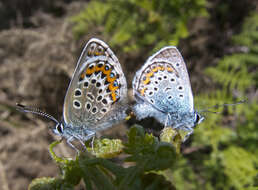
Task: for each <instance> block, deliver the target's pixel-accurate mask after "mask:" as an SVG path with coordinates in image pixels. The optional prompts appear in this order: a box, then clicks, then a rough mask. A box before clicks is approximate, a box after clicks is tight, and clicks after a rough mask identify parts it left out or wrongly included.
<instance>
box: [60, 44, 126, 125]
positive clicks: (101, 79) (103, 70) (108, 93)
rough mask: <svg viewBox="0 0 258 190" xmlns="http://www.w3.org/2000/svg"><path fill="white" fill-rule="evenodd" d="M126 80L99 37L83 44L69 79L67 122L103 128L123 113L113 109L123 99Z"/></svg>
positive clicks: (120, 117)
mask: <svg viewBox="0 0 258 190" xmlns="http://www.w3.org/2000/svg"><path fill="white" fill-rule="evenodd" d="M126 97H127V84H126V80H125V76H124V74H123V72H122V68H121V65H120V63H119V62H118V59H117V57H116V56H115V55H114V53H113V52H112V50H111V49H110V48H109V47H108V45H107V44H105V43H104V42H103V41H101V40H98V39H91V40H90V41H89V42H88V43H87V44H86V46H85V48H84V50H83V52H82V54H81V56H80V58H79V61H78V63H77V66H76V69H75V72H74V74H73V78H72V80H71V82H70V85H69V88H68V91H67V94H66V97H65V103H64V109H63V117H64V121H65V123H67V124H70V125H73V126H75V127H76V126H82V125H83V126H86V127H87V128H89V129H90V128H94V129H99V128H106V127H108V126H110V125H112V124H113V123H112V122H111V121H112V120H114V118H116V120H117V121H119V120H121V119H122V117H124V114H123V113H122V112H121V113H118V111H117V110H119V109H123V108H122V107H123V106H122V105H125V104H126V103H127V98H126Z"/></svg>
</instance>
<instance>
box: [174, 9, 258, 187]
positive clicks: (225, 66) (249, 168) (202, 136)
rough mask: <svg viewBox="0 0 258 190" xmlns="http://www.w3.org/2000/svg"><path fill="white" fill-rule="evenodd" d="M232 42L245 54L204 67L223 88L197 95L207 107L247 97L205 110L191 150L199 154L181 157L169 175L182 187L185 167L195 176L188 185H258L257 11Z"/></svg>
mask: <svg viewBox="0 0 258 190" xmlns="http://www.w3.org/2000/svg"><path fill="white" fill-rule="evenodd" d="M233 42H234V44H235V47H236V48H237V49H239V50H241V53H235V54H232V55H228V56H225V57H224V58H222V59H221V60H220V61H219V62H218V65H217V66H215V67H208V68H207V69H206V71H205V73H206V74H207V75H209V76H210V77H211V78H212V79H213V81H214V82H215V83H217V85H218V87H219V89H218V90H216V91H213V92H210V94H203V95H200V96H196V97H195V101H196V105H198V104H199V105H200V104H203V105H206V107H208V106H209V105H223V104H224V103H230V102H236V101H238V100H242V99H246V98H247V97H248V98H249V99H248V101H247V102H246V103H243V104H239V105H235V106H228V107H223V106H222V107H218V108H216V107H214V108H211V109H210V110H211V111H217V112H219V113H218V114H212V113H207V114H206V120H205V121H204V122H203V123H202V124H201V125H199V126H198V127H197V128H196V130H195V133H194V136H193V137H194V139H193V143H192V147H191V148H192V149H197V152H196V153H195V152H193V153H192V154H191V155H190V157H189V158H188V159H187V161H186V160H185V158H184V162H182V161H178V162H177V163H178V164H179V163H180V165H179V167H178V170H176V171H174V172H172V174H171V175H172V176H173V179H174V182H175V185H176V187H177V189H179V190H180V189H185V186H184V184H185V181H184V179H186V177H185V175H184V173H183V171H188V172H189V176H191V177H188V179H189V180H190V182H189V183H190V184H191V185H190V186H189V189H207V190H209V189H225V190H227V189H233V190H235V189H257V187H258V184H257V178H258V150H257V144H258V128H257V126H258V119H257V115H258V100H257V97H252V96H250V94H252V93H250V92H253V91H255V90H256V91H257V86H258V75H257V65H258V14H253V15H251V16H250V17H249V18H247V20H246V21H245V23H244V25H243V29H242V32H241V33H240V34H239V35H236V36H234V37H233ZM191 148H189V149H191ZM198 150H199V151H198ZM202 150H203V151H205V153H204V152H202ZM176 166H177V165H176ZM196 180H197V181H196ZM186 189H188V188H186Z"/></svg>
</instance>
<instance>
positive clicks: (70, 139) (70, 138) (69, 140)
mask: <svg viewBox="0 0 258 190" xmlns="http://www.w3.org/2000/svg"><path fill="white" fill-rule="evenodd" d="M73 140H74V137H73V136H71V137H69V138H68V139H67V141H66V142H67V144H69V146H70V147H72V148H73V149H75V150H76V152H77V154H79V150H78V149H77V148H76V147H75V146H74V145H73V144H72V143H71V141H73Z"/></svg>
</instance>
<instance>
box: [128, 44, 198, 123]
mask: <svg viewBox="0 0 258 190" xmlns="http://www.w3.org/2000/svg"><path fill="white" fill-rule="evenodd" d="M133 92H134V97H135V99H136V102H137V103H138V105H136V106H135V112H136V115H137V117H138V118H140V119H142V118H144V117H148V116H151V117H155V118H156V119H158V120H159V121H160V122H161V123H165V120H166V117H167V115H168V113H179V115H180V113H192V112H193V111H194V106H193V95H192V90H191V85H190V80H189V76H188V73H187V68H186V65H185V62H184V60H183V58H182V56H181V54H180V52H179V51H178V50H177V48H176V47H173V46H169V47H164V48H162V49H161V50H160V51H158V52H157V53H155V54H154V55H152V56H151V57H150V58H149V59H148V60H147V61H146V63H145V64H144V65H143V67H142V68H141V69H140V70H139V71H138V72H137V73H136V75H135V77H134V80H133ZM143 109H145V110H148V111H145V112H144V111H142V110H143Z"/></svg>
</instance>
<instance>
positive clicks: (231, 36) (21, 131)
mask: <svg viewBox="0 0 258 190" xmlns="http://www.w3.org/2000/svg"><path fill="white" fill-rule="evenodd" d="M92 37H97V38H100V39H102V40H104V41H105V42H106V43H107V44H109V46H110V47H111V49H112V50H113V51H114V52H115V54H116V55H117V57H118V59H119V60H120V63H121V65H122V68H123V71H124V72H125V75H126V77H127V82H128V86H129V89H131V82H132V78H133V76H134V74H135V72H136V71H137V70H138V69H139V68H140V67H141V65H142V64H143V63H144V62H145V60H146V59H147V58H148V56H150V55H152V54H153V53H154V52H156V51H157V50H159V49H160V48H161V47H163V46H167V45H174V46H178V48H179V50H180V51H181V53H182V55H183V57H184V59H185V62H186V65H187V68H188V71H189V75H190V80H191V84H192V90H193V93H194V95H195V108H196V109H197V110H202V109H205V108H208V107H210V106H214V105H221V104H224V103H232V102H237V101H239V100H245V99H247V102H246V103H244V104H240V105H237V106H230V107H220V108H216V107H214V108H211V109H210V111H216V112H219V114H213V113H206V114H205V117H206V120H205V121H204V122H203V123H202V124H201V125H199V126H198V127H197V128H196V129H195V133H194V134H193V135H192V136H191V137H190V139H189V140H188V141H187V142H186V143H185V144H184V145H183V146H182V157H181V158H180V159H179V160H178V163H177V166H176V168H173V170H171V171H167V172H166V174H165V175H166V177H167V179H169V180H172V181H173V184H174V185H175V186H176V187H177V189H179V190H183V189H185V190H188V189H193V190H195V189H207V190H213V189H218V190H220V189H223V190H224V189H225V190H228V189H230V190H236V189H252V190H253V189H257V188H258V172H257V171H258V149H257V145H258V117H257V115H258V104H257V103H258V90H257V86H258V72H257V71H258V1H257V0H238V1H233V0H180V1H179V0H173V1H159V0H148V1H147V0H130V1H123V0H117V1H115V0H103V1H100V0H96V1H94V0H91V1H90V0H89V1H82V0H81V1H79V0H78V1H72V0H56V1H51V0H45V1H40V0H23V1H19V0H10V1H0V81H1V82H0V189H2V190H22V189H27V186H28V184H29V183H30V182H31V180H32V179H34V178H36V177H44V176H49V177H51V176H56V175H57V174H58V168H57V166H56V165H55V163H54V162H53V161H52V160H51V157H50V155H49V153H48V145H49V144H50V143H51V142H53V141H54V140H55V139H57V138H56V137H54V135H53V134H52V133H51V131H50V130H48V127H49V126H53V123H51V122H49V121H46V120H44V119H42V118H39V117H37V116H33V115H30V114H27V115H24V114H22V113H19V112H17V111H16V110H15V107H14V106H15V103H16V102H19V103H23V104H26V105H30V106H35V107H39V108H41V109H42V110H44V111H46V112H48V113H50V114H52V115H53V116H55V117H56V118H58V119H60V118H61V116H62V106H63V101H64V96H65V92H66V90H67V87H68V84H69V81H70V79H71V76H72V73H73V71H74V69H75V66H76V62H77V59H78V57H79V55H80V52H81V50H82V48H83V46H84V45H85V43H86V42H87V41H88V40H89V39H90V38H92ZM136 122H137V123H140V124H142V125H143V126H144V127H146V128H151V131H154V132H155V129H156V131H158V129H162V126H160V125H159V124H158V123H157V122H155V121H154V120H153V119H145V120H144V121H141V122H139V121H135V120H131V121H129V122H128V123H126V124H123V125H120V126H118V127H114V128H112V129H111V130H112V131H110V130H109V131H107V132H106V135H111V134H112V137H114V138H123V137H124V136H125V133H126V128H127V127H129V126H130V125H131V124H134V123H136ZM121 129H124V130H121ZM147 131H148V130H147ZM56 152H57V154H59V155H63V156H71V157H73V156H74V154H75V152H74V151H73V150H71V149H70V148H69V147H68V146H67V145H66V144H65V142H64V143H61V145H59V146H58V147H57V148H56Z"/></svg>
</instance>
